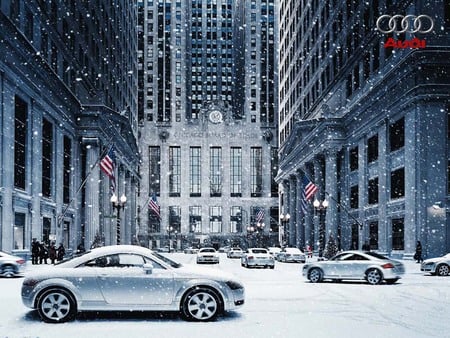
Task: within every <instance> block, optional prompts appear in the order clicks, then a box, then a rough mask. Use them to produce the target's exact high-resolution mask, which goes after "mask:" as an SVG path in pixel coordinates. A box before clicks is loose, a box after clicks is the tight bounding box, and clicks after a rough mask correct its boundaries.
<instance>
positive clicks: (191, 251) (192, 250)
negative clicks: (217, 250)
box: [183, 246, 198, 254]
mask: <svg viewBox="0 0 450 338" xmlns="http://www.w3.org/2000/svg"><path fill="white" fill-rule="evenodd" d="M183 252H184V253H185V254H196V253H197V252H198V249H197V248H194V247H192V246H190V247H188V248H186V249H184V251H183Z"/></svg>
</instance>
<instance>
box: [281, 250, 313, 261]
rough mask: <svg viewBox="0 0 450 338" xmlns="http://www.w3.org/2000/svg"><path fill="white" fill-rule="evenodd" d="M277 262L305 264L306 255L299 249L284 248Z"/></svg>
mask: <svg viewBox="0 0 450 338" xmlns="http://www.w3.org/2000/svg"><path fill="white" fill-rule="evenodd" d="M277 261H280V262H294V263H305V262H306V255H305V254H304V253H303V252H302V251H301V250H300V249H297V248H284V249H283V250H281V251H280V252H278V253H277Z"/></svg>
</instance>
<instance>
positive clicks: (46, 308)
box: [37, 289, 77, 323]
mask: <svg viewBox="0 0 450 338" xmlns="http://www.w3.org/2000/svg"><path fill="white" fill-rule="evenodd" d="M37 309H38V312H39V315H40V316H41V318H42V320H43V321H44V322H47V323H64V322H67V321H69V320H72V319H73V318H75V315H76V313H77V307H76V303H75V301H74V299H73V297H72V295H71V294H70V293H69V292H67V291H65V290H61V289H51V290H47V291H45V293H44V294H42V295H41V297H39V301H38V306H37Z"/></svg>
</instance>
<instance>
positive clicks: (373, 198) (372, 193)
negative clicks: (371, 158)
mask: <svg viewBox="0 0 450 338" xmlns="http://www.w3.org/2000/svg"><path fill="white" fill-rule="evenodd" d="M367 190H368V197H367V200H368V203H369V204H377V203H378V177H375V178H372V179H370V180H369V186H368V188H367Z"/></svg>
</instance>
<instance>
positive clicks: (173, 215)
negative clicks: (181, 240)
mask: <svg viewBox="0 0 450 338" xmlns="http://www.w3.org/2000/svg"><path fill="white" fill-rule="evenodd" d="M169 226H170V227H171V228H172V230H171V231H173V232H174V233H175V234H177V233H180V232H181V207H179V206H170V207H169Z"/></svg>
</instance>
